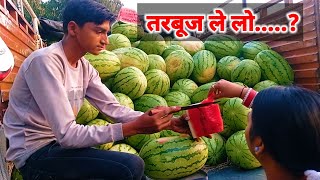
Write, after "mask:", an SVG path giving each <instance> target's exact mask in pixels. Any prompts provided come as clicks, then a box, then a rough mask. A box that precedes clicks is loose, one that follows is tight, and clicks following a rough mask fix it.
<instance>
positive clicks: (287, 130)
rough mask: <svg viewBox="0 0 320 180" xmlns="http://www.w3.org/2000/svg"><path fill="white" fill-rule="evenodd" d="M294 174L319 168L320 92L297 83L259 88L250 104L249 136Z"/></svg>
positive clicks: (300, 175) (298, 174) (298, 175)
mask: <svg viewBox="0 0 320 180" xmlns="http://www.w3.org/2000/svg"><path fill="white" fill-rule="evenodd" d="M255 136H260V137H261V138H262V141H263V143H264V146H265V149H266V151H267V152H268V153H269V154H270V155H271V156H272V158H273V159H274V160H275V161H277V162H278V163H279V164H280V165H281V166H282V167H284V168H286V169H287V170H289V171H290V172H291V173H292V174H294V175H295V176H297V177H303V173H304V171H305V170H316V171H320V94H318V93H316V92H314V91H311V90H308V89H304V88H300V87H294V86H290V87H271V88H268V89H265V90H262V91H261V92H259V93H258V95H257V96H256V98H255V99H254V102H253V105H252V126H251V129H250V138H251V139H253V137H255Z"/></svg>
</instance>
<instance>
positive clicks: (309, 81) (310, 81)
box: [294, 77, 318, 84]
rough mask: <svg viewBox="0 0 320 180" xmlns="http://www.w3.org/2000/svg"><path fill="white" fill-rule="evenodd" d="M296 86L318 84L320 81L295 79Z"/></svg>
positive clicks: (315, 79)
mask: <svg viewBox="0 0 320 180" xmlns="http://www.w3.org/2000/svg"><path fill="white" fill-rule="evenodd" d="M294 82H295V84H303V83H305V84H317V83H318V79H317V78H315V77H314V78H295V79H294Z"/></svg>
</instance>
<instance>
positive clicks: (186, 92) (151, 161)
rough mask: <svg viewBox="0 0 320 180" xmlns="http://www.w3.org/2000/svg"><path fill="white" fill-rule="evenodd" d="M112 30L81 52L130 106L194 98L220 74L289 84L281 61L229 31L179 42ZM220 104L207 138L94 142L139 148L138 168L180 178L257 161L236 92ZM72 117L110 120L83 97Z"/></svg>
mask: <svg viewBox="0 0 320 180" xmlns="http://www.w3.org/2000/svg"><path fill="white" fill-rule="evenodd" d="M111 33H112V34H111V35H110V36H109V38H110V41H111V44H110V45H107V49H106V50H104V51H102V52H101V54H100V55H98V56H93V55H91V54H87V55H86V58H87V59H88V60H89V62H90V63H91V64H92V65H93V66H94V67H95V68H96V69H97V71H98V72H99V74H100V77H101V80H102V82H103V83H104V84H105V85H106V87H108V88H109V89H110V90H111V91H112V93H113V94H114V95H115V97H116V99H117V100H118V101H119V103H120V104H122V105H124V106H127V107H129V108H132V109H134V110H137V111H142V112H146V111H148V110H149V109H151V108H153V107H156V106H174V105H179V106H186V105H189V104H191V103H198V102H201V101H202V100H204V99H206V98H207V95H208V91H209V89H210V87H211V86H212V85H213V84H214V83H215V82H216V81H218V80H219V79H226V80H229V81H233V82H235V83H238V84H240V85H242V86H247V87H252V88H254V89H255V90H257V91H261V90H263V89H265V88H268V87H270V86H276V85H290V84H292V83H293V70H292V68H291V67H290V65H289V64H288V62H287V61H286V60H285V59H284V58H283V57H282V56H281V55H280V54H278V53H277V52H275V51H274V50H272V49H271V48H270V47H269V46H268V45H267V44H266V43H264V42H259V41H250V42H242V41H240V40H239V39H237V38H236V37H233V36H229V35H212V36H210V37H208V38H207V39H206V40H204V41H201V40H200V39H197V38H195V37H192V41H178V40H176V39H173V38H171V37H162V36H161V35H159V34H147V33H143V31H141V29H140V27H139V26H136V25H132V24H125V23H119V22H117V23H115V24H114V25H113V26H112V28H111ZM219 105H220V110H221V115H222V117H223V121H224V131H223V132H221V133H219V134H217V133H216V134H213V135H212V138H211V139H208V138H205V137H202V138H201V139H200V141H194V140H193V139H192V138H191V137H190V136H187V135H181V134H179V133H176V132H173V131H170V130H164V131H161V132H159V133H155V134H150V135H146V134H138V135H134V136H131V137H128V138H126V139H125V140H123V141H121V142H113V143H110V144H105V145H100V146H98V147H96V148H100V149H103V150H112V151H120V152H126V153H132V154H136V155H139V156H140V157H142V158H143V159H144V161H145V174H146V175H147V176H148V177H150V178H153V179H164V178H165V179H176V178H182V177H186V176H188V175H191V174H193V173H195V172H196V171H198V170H199V169H201V168H203V167H204V166H217V165H219V164H220V163H225V162H230V163H231V164H233V165H235V166H238V167H239V168H242V169H253V168H257V167H260V164H259V162H258V161H257V160H256V159H255V158H254V156H252V155H251V154H250V151H249V149H248V147H247V142H246V141H245V138H244V129H245V127H246V126H247V114H248V112H249V111H250V109H248V108H246V107H244V106H243V105H242V100H241V99H239V98H222V99H220V103H219ZM183 113H184V112H179V113H177V115H182V114H183ZM97 119H98V120H97ZM77 122H78V123H79V124H89V125H93V124H98V125H108V124H109V123H114V122H115V120H113V119H111V118H110V117H107V116H105V115H103V114H101V113H99V112H98V111H97V110H96V109H95V108H94V107H93V106H91V105H90V103H89V104H88V102H87V101H85V103H84V104H83V108H81V110H80V112H79V114H78V117H77ZM90 122H91V123H90Z"/></svg>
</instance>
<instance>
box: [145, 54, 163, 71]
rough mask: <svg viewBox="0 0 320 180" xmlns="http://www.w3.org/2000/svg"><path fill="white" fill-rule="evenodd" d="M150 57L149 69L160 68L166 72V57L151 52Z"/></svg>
mask: <svg viewBox="0 0 320 180" xmlns="http://www.w3.org/2000/svg"><path fill="white" fill-rule="evenodd" d="M148 59H149V68H148V70H151V69H160V70H162V71H163V72H166V70H167V68H166V62H165V61H164V59H163V58H162V57H161V56H159V55H156V54H149V55H148Z"/></svg>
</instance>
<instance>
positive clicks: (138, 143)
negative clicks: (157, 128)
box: [125, 132, 160, 150]
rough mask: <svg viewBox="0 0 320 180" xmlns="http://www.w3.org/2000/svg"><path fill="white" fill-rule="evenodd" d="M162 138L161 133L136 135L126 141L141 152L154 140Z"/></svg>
mask: <svg viewBox="0 0 320 180" xmlns="http://www.w3.org/2000/svg"><path fill="white" fill-rule="evenodd" d="M158 138H160V132H158V133H154V134H136V135H133V136H130V137H127V138H126V139H125V141H126V143H128V144H129V145H130V146H132V147H133V148H135V149H137V150H139V149H141V148H142V146H143V145H144V144H145V143H146V142H148V141H150V140H153V139H158Z"/></svg>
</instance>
